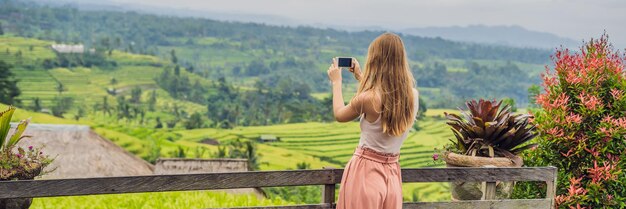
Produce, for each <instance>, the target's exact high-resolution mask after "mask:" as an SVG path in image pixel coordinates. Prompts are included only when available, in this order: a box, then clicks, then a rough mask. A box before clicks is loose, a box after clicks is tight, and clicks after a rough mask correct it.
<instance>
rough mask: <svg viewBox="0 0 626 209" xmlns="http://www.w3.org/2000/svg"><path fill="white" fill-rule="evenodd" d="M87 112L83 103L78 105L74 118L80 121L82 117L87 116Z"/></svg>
mask: <svg viewBox="0 0 626 209" xmlns="http://www.w3.org/2000/svg"><path fill="white" fill-rule="evenodd" d="M85 114H86V112H85V108H84V107H83V106H82V105H81V106H78V110H76V114H74V119H75V120H76V121H78V120H80V118H82V117H85Z"/></svg>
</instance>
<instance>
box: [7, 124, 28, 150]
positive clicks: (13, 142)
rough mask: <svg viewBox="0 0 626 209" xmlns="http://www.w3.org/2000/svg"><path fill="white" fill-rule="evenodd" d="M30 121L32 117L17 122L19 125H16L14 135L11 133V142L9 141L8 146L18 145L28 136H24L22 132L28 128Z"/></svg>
mask: <svg viewBox="0 0 626 209" xmlns="http://www.w3.org/2000/svg"><path fill="white" fill-rule="evenodd" d="M29 122H30V119H26V120H22V121H20V123H19V124H17V126H16V127H15V131H14V132H13V135H11V138H10V139H9V142H8V143H7V147H12V146H13V145H16V144H17V143H18V142H19V141H20V140H21V139H23V138H24V137H26V136H24V137H22V134H24V131H25V130H26V126H28V123H29Z"/></svg>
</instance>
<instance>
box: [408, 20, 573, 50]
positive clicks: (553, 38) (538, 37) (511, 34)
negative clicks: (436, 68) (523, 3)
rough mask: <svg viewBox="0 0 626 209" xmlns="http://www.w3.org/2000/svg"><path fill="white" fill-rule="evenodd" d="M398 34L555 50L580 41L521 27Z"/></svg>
mask: <svg viewBox="0 0 626 209" xmlns="http://www.w3.org/2000/svg"><path fill="white" fill-rule="evenodd" d="M398 32H402V33H406V34H411V35H416V36H425V37H441V38H443V39H448V40H455V41H462V42H474V43H487V44H497V45H506V46H515V47H532V48H544V49H554V48H555V47H559V46H561V45H563V46H565V47H577V46H579V45H580V42H579V41H575V40H573V39H570V38H564V37H560V36H557V35H554V34H551V33H546V32H539V31H531V30H528V29H525V28H523V27H521V26H517V25H514V26H485V25H470V26H466V27H460V26H452V27H424V28H408V29H404V30H399V31H398Z"/></svg>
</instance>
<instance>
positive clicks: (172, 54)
mask: <svg viewBox="0 0 626 209" xmlns="http://www.w3.org/2000/svg"><path fill="white" fill-rule="evenodd" d="M170 56H172V63H174V64H178V57H176V50H174V49H172V51H170Z"/></svg>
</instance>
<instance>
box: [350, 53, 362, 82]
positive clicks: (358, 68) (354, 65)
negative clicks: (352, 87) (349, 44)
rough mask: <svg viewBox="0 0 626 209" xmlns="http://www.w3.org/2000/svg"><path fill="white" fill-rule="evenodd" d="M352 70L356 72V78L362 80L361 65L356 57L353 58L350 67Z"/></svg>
mask: <svg viewBox="0 0 626 209" xmlns="http://www.w3.org/2000/svg"><path fill="white" fill-rule="evenodd" d="M349 70H350V72H351V73H353V74H354V78H355V79H356V80H357V81H361V65H360V64H359V61H357V60H356V58H352V67H350V68H349Z"/></svg>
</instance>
